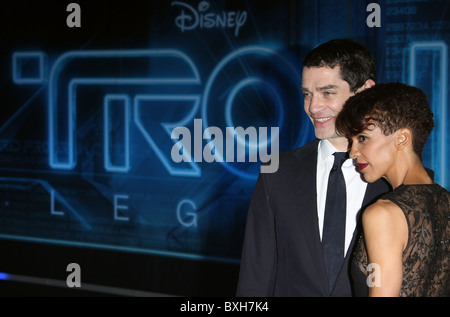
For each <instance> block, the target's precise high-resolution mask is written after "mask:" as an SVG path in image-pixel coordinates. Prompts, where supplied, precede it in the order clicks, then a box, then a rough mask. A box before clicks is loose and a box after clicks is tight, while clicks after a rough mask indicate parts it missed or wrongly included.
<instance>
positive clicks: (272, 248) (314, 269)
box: [236, 140, 390, 297]
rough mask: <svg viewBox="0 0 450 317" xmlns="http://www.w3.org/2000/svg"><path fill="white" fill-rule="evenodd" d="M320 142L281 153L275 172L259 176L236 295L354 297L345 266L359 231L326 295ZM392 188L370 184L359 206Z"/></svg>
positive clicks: (385, 185)
mask: <svg viewBox="0 0 450 317" xmlns="http://www.w3.org/2000/svg"><path fill="white" fill-rule="evenodd" d="M318 144H319V140H315V141H313V142H311V143H309V144H307V145H305V146H303V147H301V148H298V149H295V150H292V151H288V152H284V153H281V154H280V158H279V169H278V171H277V172H275V173H266V174H260V175H259V177H258V180H257V182H256V186H255V189H254V192H253V196H252V199H251V202H250V208H249V211H248V215H247V224H246V229H245V238H244V244H243V250H242V259H241V266H240V273H239V282H238V286H237V292H236V296H246V297H256V296H263V297H270V296H283V297H287V296H315V297H322V296H352V291H351V285H350V280H349V272H348V263H349V258H350V255H351V253H352V252H351V250H352V249H353V247H354V244H355V240H356V236H357V234H358V232H357V231H358V230H355V234H354V236H353V240H352V242H351V244H350V247H349V251H348V252H347V256H346V258H345V261H344V265H343V266H342V269H341V272H340V273H339V276H338V278H337V281H336V285H335V287H334V289H333V291H332V292H331V294H330V291H329V287H328V282H327V274H326V271H325V265H324V262H323V258H322V246H321V241H320V236H319V224H318V219H317V198H316V197H317V194H316V165H317V151H318ZM389 189H390V187H389V185H388V183H387V182H385V181H384V180H379V181H377V182H375V183H371V184H368V186H367V190H366V194H365V197H364V201H363V206H367V205H368V204H369V203H371V202H373V200H374V199H376V198H378V196H379V195H380V194H382V193H384V192H387V191H388V190H389Z"/></svg>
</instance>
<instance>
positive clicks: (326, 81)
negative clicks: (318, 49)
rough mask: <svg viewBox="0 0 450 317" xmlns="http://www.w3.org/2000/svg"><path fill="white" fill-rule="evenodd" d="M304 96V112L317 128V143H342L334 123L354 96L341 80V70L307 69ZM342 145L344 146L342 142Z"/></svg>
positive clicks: (304, 75) (305, 71)
mask: <svg viewBox="0 0 450 317" xmlns="http://www.w3.org/2000/svg"><path fill="white" fill-rule="evenodd" d="M301 89H302V93H303V96H304V101H305V102H304V107H305V112H306V114H307V115H308V116H309V118H310V119H311V122H312V123H313V125H314V131H315V134H316V137H317V138H318V139H329V140H330V142H331V143H335V141H336V142H337V140H334V139H339V140H340V141H339V142H341V141H342V139H343V138H342V137H338V135H337V134H336V130H335V119H336V116H337V115H338V113H339V112H340V111H341V109H342V107H343V106H344V103H345V102H346V101H347V99H348V98H350V97H351V96H353V95H354V93H353V92H351V91H350V85H349V84H348V83H347V82H346V81H344V80H343V79H342V78H341V75H340V67H339V66H336V67H335V68H329V67H310V68H308V67H304V68H303V74H302V88H301ZM341 143H342V142H341Z"/></svg>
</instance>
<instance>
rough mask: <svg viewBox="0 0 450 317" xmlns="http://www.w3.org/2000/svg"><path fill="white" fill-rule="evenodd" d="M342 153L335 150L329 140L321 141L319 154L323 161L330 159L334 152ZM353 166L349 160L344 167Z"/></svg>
mask: <svg viewBox="0 0 450 317" xmlns="http://www.w3.org/2000/svg"><path fill="white" fill-rule="evenodd" d="M336 151H337V152H340V151H338V150H336V149H335V148H334V146H333V145H332V144H331V143H330V141H328V140H327V139H323V140H320V143H319V152H320V156H321V157H322V159H323V160H326V159H327V158H328V157H330V156H332V155H333V153H334V152H336ZM350 165H353V162H352V160H350V159H347V160H346V161H345V162H344V164H343V166H350Z"/></svg>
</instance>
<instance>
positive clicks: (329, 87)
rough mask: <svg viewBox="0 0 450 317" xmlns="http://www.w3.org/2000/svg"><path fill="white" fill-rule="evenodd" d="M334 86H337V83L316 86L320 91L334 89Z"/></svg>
mask: <svg viewBox="0 0 450 317" xmlns="http://www.w3.org/2000/svg"><path fill="white" fill-rule="evenodd" d="M336 88H338V86H337V85H326V86H323V87H319V88H317V90H318V91H322V90H328V89H336Z"/></svg>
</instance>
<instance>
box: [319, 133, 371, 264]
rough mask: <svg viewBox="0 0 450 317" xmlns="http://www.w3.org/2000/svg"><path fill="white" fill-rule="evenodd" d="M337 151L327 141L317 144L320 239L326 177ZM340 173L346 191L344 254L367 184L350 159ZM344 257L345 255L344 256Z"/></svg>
mask: <svg viewBox="0 0 450 317" xmlns="http://www.w3.org/2000/svg"><path fill="white" fill-rule="evenodd" d="M336 151H337V150H336V149H335V148H334V147H333V145H331V143H330V142H329V141H328V140H321V141H320V142H319V151H318V156H317V213H318V215H317V216H318V220H319V232H320V239H322V231H323V218H324V216H325V200H326V197H327V186H328V176H329V174H330V170H331V168H332V167H333V163H334V156H333V153H334V152H336ZM342 173H343V174H344V179H345V185H346V189H347V191H346V192H347V204H346V206H347V215H346V224H345V249H344V250H345V253H347V249H348V247H349V245H350V242H351V241H352V237H353V233H354V231H355V228H356V216H357V213H358V212H359V210H360V209H361V205H362V202H363V199H364V195H365V193H366V187H367V183H366V182H364V181H363V180H362V178H361V174H359V173H358V172H357V171H356V168H355V166H354V165H353V161H352V159H347V160H346V161H345V162H344V164H342ZM344 256H345V254H344Z"/></svg>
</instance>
